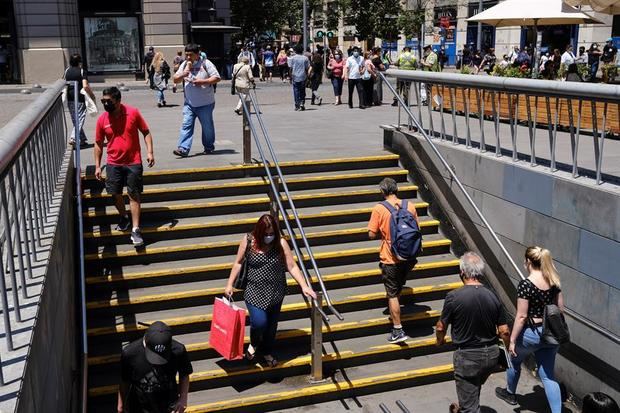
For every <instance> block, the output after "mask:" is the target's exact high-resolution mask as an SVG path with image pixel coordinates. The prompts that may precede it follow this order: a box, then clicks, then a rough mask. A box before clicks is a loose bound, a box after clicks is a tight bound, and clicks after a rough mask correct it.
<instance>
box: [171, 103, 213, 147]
mask: <svg viewBox="0 0 620 413" xmlns="http://www.w3.org/2000/svg"><path fill="white" fill-rule="evenodd" d="M214 108H215V103H212V104H210V105H205V106H199V107H197V108H195V107H193V106H189V105H187V104H185V105H183V123H182V124H181V134H180V136H179V143H178V145H177V146H178V147H179V148H183V150H185V151H189V150H190V149H191V148H192V140H193V139H194V123H195V122H196V118H198V120H199V121H200V126H202V146H204V148H205V150H206V151H212V150H213V149H215V146H214V145H213V144H214V143H215V125H214V124H213V109H214Z"/></svg>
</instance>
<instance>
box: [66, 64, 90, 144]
mask: <svg viewBox="0 0 620 413" xmlns="http://www.w3.org/2000/svg"><path fill="white" fill-rule="evenodd" d="M63 79H65V80H66V81H67V82H69V84H68V85H67V108H68V109H69V114H70V115H71V122H72V123H73V130H72V131H71V138H70V139H69V144H71V145H75V130H76V126H79V128H80V147H84V146H86V145H87V144H88V139H87V137H86V132H84V121H85V120H86V102H85V100H86V97H85V96H84V95H83V94H82V90H84V92H85V93H86V94H88V96H89V97H90V98H91V99H92V100H93V101H95V100H96V98H95V95H94V93H93V91H92V89H91V88H90V84H89V83H88V75H87V74H86V73H85V72H84V70H83V69H82V56H80V55H79V54H77V53H75V54H73V55H71V57H70V58H69V67H68V68H67V69H66V70H65V74H64V76H63ZM73 82H77V85H78V107H77V113H76V111H75V90H74V87H73V85H74V83H73Z"/></svg>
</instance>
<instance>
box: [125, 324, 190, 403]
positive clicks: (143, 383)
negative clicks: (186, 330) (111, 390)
mask: <svg viewBox="0 0 620 413" xmlns="http://www.w3.org/2000/svg"><path fill="white" fill-rule="evenodd" d="M192 373H193V368H192V364H191V362H190V361H189V357H188V355H187V350H186V349H185V346H184V345H183V344H181V343H179V342H178V341H176V340H174V339H173V338H172V331H171V329H170V327H169V326H168V325H167V324H166V323H164V322H162V321H156V322H154V323H153V324H151V325H150V326H149V328H148V329H147V330H146V333H145V334H144V336H143V337H141V338H139V339H138V340H135V341H132V342H131V343H129V344H127V345H126V346H125V347H124V348H123V350H122V352H121V382H120V385H119V387H118V397H117V400H118V401H117V404H116V410H117V412H119V413H143V412H149V413H184V412H185V408H186V407H187V395H188V393H189V376H190V374H192ZM177 375H178V376H179V383H178V384H177V380H176V376H177Z"/></svg>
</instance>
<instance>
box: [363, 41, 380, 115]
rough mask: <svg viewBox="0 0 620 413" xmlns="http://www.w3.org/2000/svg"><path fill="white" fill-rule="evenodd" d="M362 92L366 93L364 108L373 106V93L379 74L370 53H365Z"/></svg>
mask: <svg viewBox="0 0 620 413" xmlns="http://www.w3.org/2000/svg"><path fill="white" fill-rule="evenodd" d="M361 70H362V90H363V91H364V106H366V107H367V108H369V107H371V106H372V92H373V88H374V84H375V78H376V77H377V73H376V71H375V65H374V64H373V63H372V60H371V59H370V53H368V52H364V63H363V66H362V69H361Z"/></svg>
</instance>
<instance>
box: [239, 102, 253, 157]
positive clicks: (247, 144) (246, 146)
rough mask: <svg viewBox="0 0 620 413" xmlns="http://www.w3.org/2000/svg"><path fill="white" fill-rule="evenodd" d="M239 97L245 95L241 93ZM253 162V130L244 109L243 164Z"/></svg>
mask: <svg viewBox="0 0 620 413" xmlns="http://www.w3.org/2000/svg"><path fill="white" fill-rule="evenodd" d="M239 99H245V96H243V97H242V96H241V94H240V95H239ZM251 163H252V131H251V130H250V123H249V122H248V115H246V113H245V111H243V164H244V165H249V164H251Z"/></svg>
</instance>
